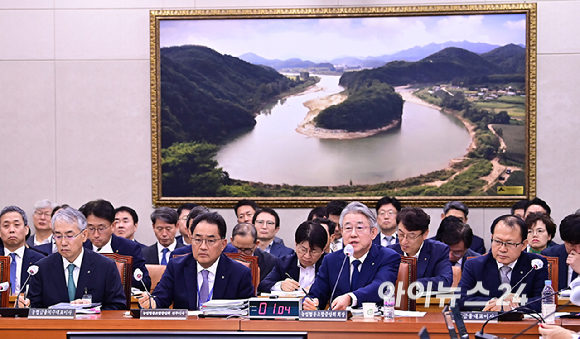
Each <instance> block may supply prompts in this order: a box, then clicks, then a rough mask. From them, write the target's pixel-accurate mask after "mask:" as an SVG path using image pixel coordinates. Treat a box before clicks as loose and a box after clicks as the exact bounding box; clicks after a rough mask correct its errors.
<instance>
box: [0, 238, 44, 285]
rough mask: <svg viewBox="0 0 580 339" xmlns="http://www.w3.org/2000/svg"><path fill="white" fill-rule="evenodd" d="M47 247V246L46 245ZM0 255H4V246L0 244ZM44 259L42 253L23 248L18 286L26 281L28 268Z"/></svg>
mask: <svg viewBox="0 0 580 339" xmlns="http://www.w3.org/2000/svg"><path fill="white" fill-rule="evenodd" d="M47 245H48V244H47ZM0 255H4V245H3V244H2V243H1V242H0ZM44 258H46V255H43V253H40V252H39V251H35V250H32V249H30V248H28V247H25V248H24V256H23V257H22V270H21V271H20V279H19V280H18V281H20V284H22V283H23V282H24V280H26V278H28V272H27V271H28V268H29V267H30V266H31V265H34V264H36V262H38V261H39V260H41V259H44ZM7 269H8V270H10V267H8V268H7ZM23 287H24V286H22V285H21V286H20V289H22V288H23Z"/></svg>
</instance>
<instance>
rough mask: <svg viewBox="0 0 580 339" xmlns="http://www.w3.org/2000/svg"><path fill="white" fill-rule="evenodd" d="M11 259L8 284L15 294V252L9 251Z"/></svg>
mask: <svg viewBox="0 0 580 339" xmlns="http://www.w3.org/2000/svg"><path fill="white" fill-rule="evenodd" d="M10 257H11V258H12V261H11V262H10V286H12V294H16V253H10Z"/></svg>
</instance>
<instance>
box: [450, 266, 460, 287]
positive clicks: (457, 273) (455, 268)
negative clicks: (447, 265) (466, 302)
mask: <svg viewBox="0 0 580 339" xmlns="http://www.w3.org/2000/svg"><path fill="white" fill-rule="evenodd" d="M451 269H452V270H453V283H452V284H451V287H457V286H458V285H459V280H461V274H462V273H463V272H461V266H451Z"/></svg>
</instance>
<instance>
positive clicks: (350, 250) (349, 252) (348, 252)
mask: <svg viewBox="0 0 580 339" xmlns="http://www.w3.org/2000/svg"><path fill="white" fill-rule="evenodd" d="M343 251H344V254H345V255H346V256H348V257H351V256H352V255H353V254H354V248H353V247H352V245H351V244H348V245H346V246H344V250H343Z"/></svg>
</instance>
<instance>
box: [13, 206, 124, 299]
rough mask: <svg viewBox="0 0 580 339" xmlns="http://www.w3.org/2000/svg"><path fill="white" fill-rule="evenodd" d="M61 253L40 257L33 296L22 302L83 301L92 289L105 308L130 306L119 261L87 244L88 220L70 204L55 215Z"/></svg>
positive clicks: (34, 279) (59, 251) (54, 226)
mask: <svg viewBox="0 0 580 339" xmlns="http://www.w3.org/2000/svg"><path fill="white" fill-rule="evenodd" d="M52 221H53V226H52V227H53V230H54V238H55V241H56V245H57V247H58V253H53V254H51V255H50V256H48V257H47V258H45V259H43V260H40V261H39V262H38V263H37V265H38V267H39V270H38V273H37V274H36V275H34V276H32V278H31V281H30V292H29V298H30V299H22V300H20V303H21V305H23V306H31V307H37V308H47V307H49V306H51V305H54V304H57V303H60V302H71V303H75V304H77V303H83V301H82V300H81V299H82V296H83V295H84V294H85V293H88V294H90V295H91V296H92V301H93V302H96V303H101V304H102V306H101V307H102V309H103V310H120V309H124V308H125V307H126V299H125V293H124V292H123V286H122V284H121V277H120V276H119V271H118V270H117V265H115V263H114V262H113V261H112V260H110V259H108V258H106V257H104V256H102V255H99V254H97V253H94V252H93V251H91V250H90V249H85V248H84V247H83V242H84V241H85V239H86V237H87V234H86V227H87V221H86V219H85V217H84V216H83V215H82V214H81V213H80V212H79V211H77V210H75V209H73V208H71V207H66V208H64V209H62V210H60V211H58V212H57V213H56V214H55V215H54V217H53V220H52Z"/></svg>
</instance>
